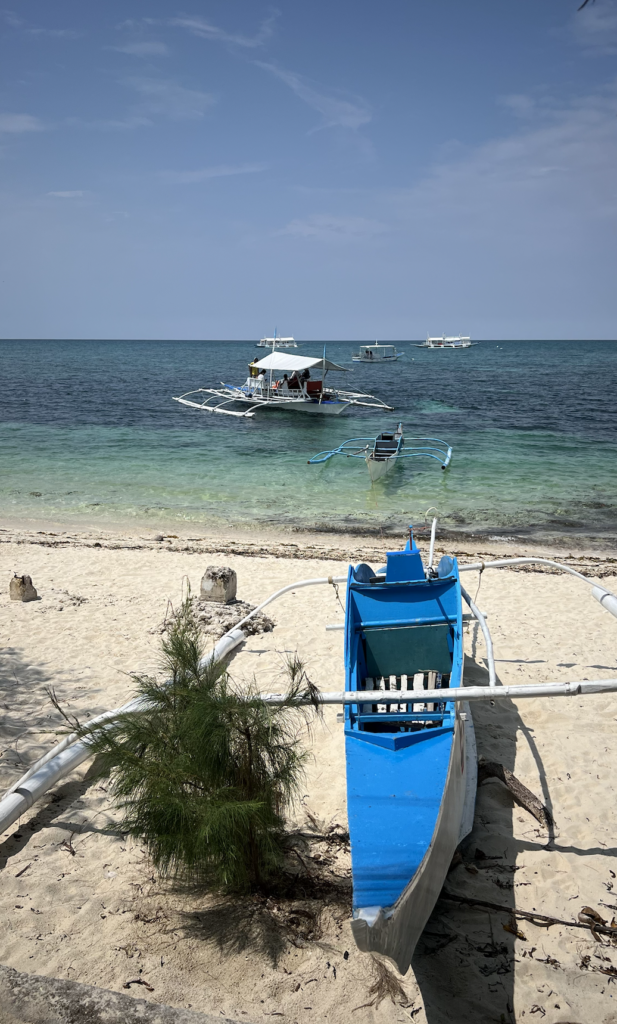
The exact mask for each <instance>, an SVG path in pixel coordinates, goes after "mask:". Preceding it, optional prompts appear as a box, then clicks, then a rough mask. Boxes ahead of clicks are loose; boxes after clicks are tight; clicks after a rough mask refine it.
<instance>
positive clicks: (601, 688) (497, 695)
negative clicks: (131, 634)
mask: <svg viewBox="0 0 617 1024" xmlns="http://www.w3.org/2000/svg"><path fill="white" fill-rule="evenodd" d="M436 525H437V523H436V520H433V525H432V529H431V549H432V551H433V550H434V536H435V529H436ZM431 561H432V559H431ZM531 564H539V565H549V566H552V567H554V568H557V569H561V570H562V571H563V572H567V573H569V574H570V575H572V576H575V577H576V578H577V579H580V580H582V581H583V582H584V583H587V585H588V586H590V587H591V588H592V589H591V593H592V596H593V597H594V598H595V599H596V600H597V601H598V602H599V603H600V604H601V605H602V607H603V608H604V609H606V611H608V612H610V613H611V615H614V616H615V617H616V618H617V595H616V594H613V593H612V591H610V590H607V589H606V587H602V586H600V585H598V584H597V583H593V582H592V581H591V580H589V579H588V578H587V577H586V576H583V574H582V573H580V572H577V571H576V569H571V568H570V567H569V566H567V565H563V564H562V563H561V562H555V561H553V560H552V559H548V558H535V557H530V558H500V559H495V560H493V561H490V562H474V563H472V564H470V565H461V566H459V572H472V571H476V572H477V571H479V570H484V569H493V568H495V569H496V568H503V567H506V566H509V565H531ZM432 571H433V572H434V570H432ZM377 575H379V573H378V574H377ZM346 582H347V576H325V577H320V578H316V579H308V580H297V581H296V582H295V583H289V584H287V586H285V587H281V589H280V590H276V591H275V592H274V593H273V594H270V596H269V597H267V598H266V600H265V601H262V603H261V604H260V605H258V606H257V607H256V608H254V609H253V611H252V612H249V614H248V615H246V616H245V617H244V618H243V619H241V621H240V622H239V623H238V624H237V625H236V626H234V627H233V629H231V630H229V631H228V632H227V633H225V635H224V636H222V637H221V639H220V640H219V641H218V643H217V644H216V646H215V647H214V649H213V650H212V651H211V652H210V653H209V654H207V655H206V656H205V658H204V659H203V661H202V664H204V663H205V662H207V661H210V660H214V659H217V660H219V659H222V658H224V657H226V656H227V655H228V654H230V653H231V651H232V650H233V649H234V648H235V647H237V645H238V644H239V643H240V642H241V641H242V640H244V639H245V638H246V633H245V632H244V631H243V629H242V627H243V626H244V625H245V624H246V623H247V622H248V621H249V619H252V618H253V617H254V616H255V615H257V614H258V613H259V612H261V611H262V610H263V609H264V608H266V607H267V606H268V605H269V604H272V602H273V601H277V600H278V599H279V598H281V597H283V596H284V595H285V594H288V593H289V592H290V591H292V590H299V589H300V588H303V587H313V586H319V585H328V584H329V585H338V584H341V583H346ZM461 593H462V595H463V597H464V599H465V601H466V602H467V604H468V605H469V607H470V609H471V613H472V615H473V617H474V618H476V619H477V620H478V622H479V624H480V627H481V629H482V632H483V634H484V638H485V642H486V647H487V662H488V667H489V685H488V686H462V687H456V688H452V689H449V688H448V689H446V690H444V691H443V696H444V699H447V700H449V701H450V700H452V701H475V700H491V701H494V700H506V699H511V700H520V699H524V698H530V697H574V696H582V695H584V694H588V693H589V694H591V693H615V692H617V679H591V680H589V679H584V680H581V681H577V682H567V683H560V682H557V683H539V684H534V683H531V684H527V685H523V686H520V685H519V686H502V687H498V686H497V685H496V675H495V659H494V655H493V645H492V640H491V636H490V632H489V628H488V624H487V622H486V615H485V614H484V613H483V612H481V611H480V610H479V609H478V608H477V607H476V605H475V603H474V602H473V601H472V600H471V598H470V597H469V595H468V594H467V593H466V591H465V590H463V588H462V587H461ZM465 619H467V616H465ZM326 628H328V627H326ZM330 628H332V627H330ZM335 628H338V627H335ZM424 699H426V697H425V698H424ZM262 700H263V701H264V702H266V703H268V704H279V703H281V702H282V701H283V700H285V695H284V694H280V693H269V694H263V695H262ZM363 700H366V691H364V690H362V691H349V690H347V691H335V692H330V693H328V692H322V693H317V694H315V696H314V697H313V698H312V699H311V702H317V703H319V704H342V705H344V704H358V703H361V702H362V701H363ZM400 700H401V693H400V691H398V690H392V691H388V690H380V691H379V702H380V704H398V703H400ZM307 703H309V699H308V698H307ZM143 706H144V698H141V697H138V698H135V699H133V700H131V701H129V702H128V703H127V704H124V705H123V706H122V707H121V708H117V709H116V710H114V711H107V712H105V713H104V714H102V715H99V716H98V717H97V718H95V719H92V720H91V721H90V722H89V723H88V724H89V725H90V726H92V725H96V724H99V723H102V722H104V721H106V720H109V721H113V719H114V718H116V717H117V716H118V715H119V714H126V713H127V712H135V711H139V710H140V709H141V708H143ZM91 756H92V752H91V750H90V746H89V743H88V739H87V738H84V739H79V738H78V737H77V736H76V735H75V734H72V735H70V736H66V737H65V738H64V739H63V740H61V741H60V743H58V744H56V746H55V747H54V748H53V749H52V750H50V751H48V753H47V754H45V755H43V757H41V758H39V760H38V761H36V763H35V764H33V765H32V766H31V768H29V770H28V771H27V772H26V773H25V775H23V776H22V777H21V778H20V779H19V780H18V781H17V782H15V783H14V784H13V785H12V786H11V787H10V789H9V790H8V791H7V793H6V794H5V795H4V797H3V798H2V799H0V832H5V831H6V829H7V828H9V827H10V826H11V825H12V824H13V823H14V822H15V821H17V819H18V818H20V817H21V815H22V814H24V813H25V811H27V810H28V808H30V807H32V805H33V803H34V802H35V801H36V800H38V799H40V797H42V796H43V795H44V794H45V793H46V792H47V791H48V790H49V789H51V787H52V786H54V785H55V784H56V783H57V782H59V781H60V779H62V778H64V776H66V775H69V774H70V773H71V772H72V771H74V770H75V769H76V768H77V767H79V765H80V764H82V762H83V761H85V760H87V758H89V757H91Z"/></svg>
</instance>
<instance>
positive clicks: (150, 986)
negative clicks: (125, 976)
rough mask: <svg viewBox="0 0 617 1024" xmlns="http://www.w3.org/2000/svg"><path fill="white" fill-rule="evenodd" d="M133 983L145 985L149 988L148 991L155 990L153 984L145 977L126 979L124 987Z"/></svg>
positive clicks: (128, 986)
mask: <svg viewBox="0 0 617 1024" xmlns="http://www.w3.org/2000/svg"><path fill="white" fill-rule="evenodd" d="M131 985H143V987H144V988H147V989H148V992H154V988H153V987H152V985H149V984H148V982H147V981H146V980H145V979H144V978H133V979H132V980H131V981H125V983H124V985H123V986H122V988H130V987H131Z"/></svg>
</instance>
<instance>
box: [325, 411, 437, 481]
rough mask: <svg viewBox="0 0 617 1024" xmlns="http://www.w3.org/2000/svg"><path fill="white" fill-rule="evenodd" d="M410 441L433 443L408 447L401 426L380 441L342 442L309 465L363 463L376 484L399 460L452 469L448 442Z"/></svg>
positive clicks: (359, 440)
mask: <svg viewBox="0 0 617 1024" xmlns="http://www.w3.org/2000/svg"><path fill="white" fill-rule="evenodd" d="M409 440H410V441H415V442H432V445H430V444H424V445H422V444H418V443H416V444H412V445H406V444H405V437H404V435H403V424H402V423H399V424H398V426H397V428H396V430H389V431H388V430H384V431H383V433H381V434H378V435H377V437H350V438H349V440H348V441H343V443H342V444H341V445H339V446H338V448H332V449H331V450H330V451H325V452H319V453H318V454H317V455H314V456H313V458H312V459H309V460H308V462H309V465H316V464H318V463H320V462H327V461H328V459H331V458H332V456H333V455H346V456H347V457H349V458H352V459H364V460H365V462H366V465H367V468H368V471H369V476H370V478H371V481H372V482H373V483H374V482H375V481H376V480H379V479H380V478H381V477H382V476H385V474H386V473H388V472H389V471H390V470H391V469H393V468H394V466H395V465H396V464H397V462H398V460H399V459H415V458H422V457H427V458H430V459H436V460H437V462H440V463H441V468H442V469H447V468H448V466H449V465H450V460H451V458H452V448H451V447H450V445H449V444H447V442H446V441H441V440H440V439H439V438H438V437H412V438H409ZM437 446H439V447H437Z"/></svg>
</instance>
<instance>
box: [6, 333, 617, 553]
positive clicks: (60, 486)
mask: <svg viewBox="0 0 617 1024" xmlns="http://www.w3.org/2000/svg"><path fill="white" fill-rule="evenodd" d="M397 347H398V348H400V349H402V350H403V351H404V353H405V354H404V357H403V358H402V359H401V360H399V361H398V362H397V363H394V364H390V365H384V366H376V365H371V364H352V362H351V353H352V351H354V350H355V349H356V348H357V342H353V341H349V342H332V343H328V345H327V354H328V357H329V358H331V359H333V360H334V361H335V362H338V363H341V364H343V365H345V366H348V367H349V368H350V369H352V367H353V370H352V372H351V373H349V374H345V375H342V374H341V375H340V377H341V378H343V377H344V381H343V380H341V386H343V387H347V388H350V389H356V388H357V389H358V390H363V391H368V392H371V393H372V394H375V395H377V396H378V397H380V398H382V399H384V400H385V401H386V402H387V403H388V404H389V405H393V406H394V407H395V411H394V412H392V413H388V412H381V411H379V410H368V409H357V410H352V411H350V412H348V413H346V414H344V415H342V416H340V417H327V416H324V417H309V416H300V415H293V414H289V413H280V412H258V413H257V415H256V416H255V417H254V419H249V420H242V419H236V418H233V417H225V416H212V415H207V414H205V413H200V412H197V411H193V410H189V409H187V408H185V407H183V406H180V405H178V404H177V403H176V402H173V401H172V395H180V394H182V393H184V392H186V391H189V390H191V389H193V388H197V387H202V386H216V385H217V384H218V383H219V382H220V381H226V382H230V383H242V382H243V381H244V380H245V378H246V375H247V363H248V362H249V360H251V359H253V358H254V357H255V356H258V355H259V352H258V350H257V349H256V348H255V342H249V341H243V342H240V341H238V342H217V341H0V516H4V517H11V518H15V517H21V516H25V517H29V518H36V519H43V518H53V519H56V520H58V519H60V520H64V521H71V522H73V523H74V525H75V526H77V525H78V524H79V522H81V523H93V522H99V523H100V525H101V526H103V525H105V523H106V522H107V523H112V522H113V523H118V522H123V521H127V520H130V521H133V523H137V522H138V523H140V524H144V525H145V524H148V525H150V526H157V525H159V524H160V525H161V526H163V525H169V524H173V523H176V524H178V525H180V524H181V523H184V524H187V525H188V524H195V526H196V527H197V526H203V527H207V526H208V525H216V526H219V527H220V526H223V525H227V526H230V527H233V526H234V525H236V524H241V525H243V526H247V525H249V524H250V523H255V524H256V525H258V526H264V525H270V526H280V525H282V526H285V527H287V528H293V527H309V528H313V529H314V528H317V529H319V530H329V531H349V530H353V531H355V530H361V531H367V532H373V531H375V530H376V531H380V530H383V531H384V532H386V531H390V530H397V531H398V530H400V527H401V525H405V524H406V523H408V522H419V521H423V519H424V513H425V512H426V510H427V509H428V508H429V507H430V506H434V507H436V508H437V509H438V511H439V514H440V517H441V524H442V526H443V527H449V528H450V529H452V530H455V531H461V532H463V533H473V534H484V535H489V536H506V537H519V536H521V537H522V536H533V535H543V536H544V537H546V538H547V539H549V538H556V537H559V538H563V537H572V538H573V539H574V537H586V538H597V539H601V540H602V542H603V543H605V544H606V543H613V542H617V342H608V341H604V342H593V341H585V342H566V341H536V342H531V341H526V342H516V341H509V342H503V341H494V342H493V341H485V342H481V343H480V344H478V345H477V346H475V347H474V348H471V349H468V350H467V351H423V350H421V349H418V348H415V347H413V346H412V344H411V343H410V342H404V343H399V344H398V346H397ZM322 351H323V343H321V342H319V343H317V342H316V343H310V342H305V343H303V344H302V345H301V347H300V348H299V349H298V350H297V354H299V355H315V356H321V354H322ZM263 354H264V353H263V352H262V355H263ZM333 376H334V375H332V377H333ZM332 377H331V378H330V380H332ZM399 420H402V422H403V424H404V427H405V432H406V434H407V435H416V436H430V437H439V438H443V439H445V440H446V441H447V442H449V443H450V444H451V445H452V447H453V449H454V454H453V458H452V464H451V466H450V468H449V469H448V470H447V471H446V472H443V471H442V470H441V468H440V466H439V464H438V463H436V462H433V461H429V460H426V464H423V463H422V462H421V461H420V460H411V461H408V462H406V463H402V464H400V465H398V466H396V468H395V469H394V470H393V472H392V473H390V474H389V475H388V476H387V477H386V478H385V479H384V480H383V481H381V482H378V483H376V484H374V485H372V486H371V483H370V480H369V477H368V473H367V470H366V466H365V465H364V462H363V461H361V460H354V459H341V458H336V459H331V460H330V461H329V462H328V463H326V464H324V465H321V466H309V465H307V460H308V459H309V458H310V457H311V456H312V455H314V454H315V453H316V452H318V451H321V450H323V449H326V448H331V447H333V446H335V445H336V444H339V443H340V442H342V441H344V440H345V439H346V438H348V437H357V436H371V435H373V436H374V435H375V434H377V433H379V432H380V431H381V430H384V429H386V428H388V427H391V426H394V425H395V424H396V423H397V422H398V421H399Z"/></svg>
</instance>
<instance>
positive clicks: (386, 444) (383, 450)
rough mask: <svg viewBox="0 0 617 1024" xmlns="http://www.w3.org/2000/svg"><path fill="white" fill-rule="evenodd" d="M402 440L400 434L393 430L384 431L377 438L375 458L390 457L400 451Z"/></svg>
mask: <svg viewBox="0 0 617 1024" xmlns="http://www.w3.org/2000/svg"><path fill="white" fill-rule="evenodd" d="M399 440H400V434H395V433H394V432H393V431H389V432H384V433H383V434H379V436H378V437H377V438H376V440H375V449H374V451H373V458H374V459H379V460H380V461H381V460H383V459H388V458H389V457H390V456H391V455H394V453H395V452H396V451H398V446H399Z"/></svg>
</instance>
